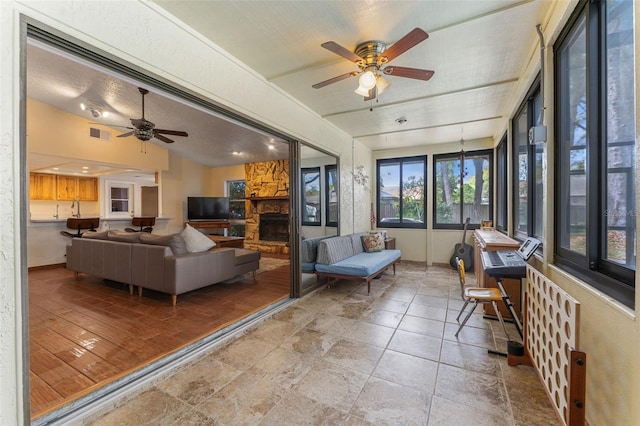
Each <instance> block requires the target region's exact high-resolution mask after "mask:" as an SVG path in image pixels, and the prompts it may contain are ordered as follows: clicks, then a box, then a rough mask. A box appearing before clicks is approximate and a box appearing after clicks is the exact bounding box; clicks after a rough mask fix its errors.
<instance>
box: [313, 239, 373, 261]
mask: <svg viewBox="0 0 640 426" xmlns="http://www.w3.org/2000/svg"><path fill="white" fill-rule="evenodd" d="M358 244H360V247H362V243H361V242H360V237H358ZM360 251H362V248H361V249H360ZM353 255H354V252H353V243H352V238H351V236H350V235H345V236H340V237H333V238H327V239H324V240H322V241H320V244H318V257H317V259H316V261H317V263H324V264H327V265H330V264H332V263H336V262H339V261H341V260H343V259H346V258H348V257H351V256H353Z"/></svg>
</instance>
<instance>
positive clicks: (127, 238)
mask: <svg viewBox="0 0 640 426" xmlns="http://www.w3.org/2000/svg"><path fill="white" fill-rule="evenodd" d="M140 234H142V232H126V231H117V230H110V231H107V239H108V240H111V241H119V242H121V243H139V242H140Z"/></svg>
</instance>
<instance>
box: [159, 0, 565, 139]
mask: <svg viewBox="0 0 640 426" xmlns="http://www.w3.org/2000/svg"><path fill="white" fill-rule="evenodd" d="M155 3H157V4H159V5H160V6H162V7H163V8H165V9H166V10H167V11H168V12H169V13H171V14H172V15H174V16H176V17H178V18H179V19H181V20H182V21H184V22H185V23H186V24H187V25H189V26H191V27H192V28H194V29H196V30H197V31H199V32H200V33H201V34H202V35H203V36H204V37H206V38H208V39H210V40H211V41H213V42H214V43H215V44H217V45H219V46H220V47H222V48H223V49H225V50H227V51H228V52H229V53H230V54H231V55H232V56H234V57H235V58H237V59H239V60H240V61H242V62H244V63H245V64H246V65H247V66H249V67H250V68H252V69H254V70H255V71H257V72H258V73H259V74H261V75H262V76H264V78H265V79H266V80H268V81H270V82H272V83H273V84H274V85H277V86H278V87H280V88H281V89H282V90H284V91H285V92H288V93H289V94H290V95H291V96H293V97H294V98H296V99H298V100H299V101H300V102H302V103H303V104H305V105H307V106H308V107H309V108H311V109H312V110H314V111H316V112H317V113H318V114H319V115H321V116H323V117H325V118H326V119H327V120H329V121H331V122H333V123H334V124H336V125H337V126H338V127H340V128H341V129H343V130H344V131H345V132H347V133H348V134H350V135H351V136H353V137H355V138H357V139H359V140H360V141H361V142H363V143H365V144H366V145H367V146H368V147H370V148H371V149H374V150H377V149H388V148H397V147H404V146H415V145H423V144H435V143H443V142H453V141H459V140H460V138H461V132H463V133H464V138H465V139H477V138H485V137H494V136H495V134H496V133H497V132H498V131H500V128H499V127H500V126H501V125H503V124H504V121H505V120H506V119H507V118H508V117H506V116H505V115H506V114H508V113H509V110H510V108H511V107H512V105H510V104H509V103H510V102H509V101H511V102H512V99H511V96H512V95H513V90H514V89H515V87H516V86H517V84H518V78H519V77H520V76H521V75H522V74H523V72H524V70H525V68H526V66H527V64H528V62H529V61H530V60H531V58H532V56H533V55H535V57H536V58H537V55H538V53H537V51H536V49H537V46H538V36H537V32H536V25H537V24H543V25H544V22H543V20H544V18H545V16H546V14H547V12H548V9H549V8H550V7H551V6H552V5H553V2H552V1H542V0H535V1H533V0H527V1H513V0H462V1H461V0H441V1H434V0H422V1H380V0H367V1H363V0H355V1H343V0H324V1H255V0H250V1H196V2H193V1H174V0H155ZM416 27H420V28H422V29H423V30H424V31H426V32H427V33H428V34H429V38H428V39H427V40H425V41H423V42H422V43H420V44H418V45H417V46H415V47H414V48H412V49H410V50H409V51H407V52H405V53H403V54H402V55H400V56H399V57H397V58H396V59H394V60H393V61H392V64H393V65H397V66H405V67H413V68H424V69H429V70H434V71H435V75H434V76H433V78H431V80H429V81H426V82H425V81H419V80H411V79H407V78H400V77H394V76H387V80H389V81H390V82H391V86H390V87H389V88H388V89H387V90H386V91H385V92H384V93H383V94H382V95H381V96H380V97H379V102H378V103H375V102H374V103H370V102H364V101H363V98H362V97H361V96H359V95H357V94H355V93H354V90H355V89H356V88H357V87H358V84H357V77H351V78H349V79H346V80H343V81H340V82H338V83H335V84H332V85H330V86H326V87H324V88H321V89H313V88H312V87H311V85H312V84H315V83H318V82H321V81H324V80H327V79H329V78H331V77H334V76H338V75H340V74H344V73H347V72H350V71H357V67H356V66H355V64H353V63H351V62H349V61H348V60H346V59H343V58H342V57H340V56H338V55H336V54H334V53H332V52H330V51H328V50H326V49H324V48H322V47H321V46H320V45H321V44H322V43H323V42H326V41H334V42H336V43H338V44H339V45H341V46H343V47H345V48H347V49H348V50H351V51H353V50H354V49H355V47H356V46H357V45H358V44H359V43H362V42H364V41H368V40H381V41H383V42H385V43H386V44H387V45H390V44H392V43H394V42H395V41H397V40H399V39H400V38H402V37H403V36H404V35H405V34H406V33H408V32H409V31H411V30H412V29H413V28H416ZM371 106H373V111H370V107H371ZM398 118H406V120H407V121H406V123H404V124H403V125H401V126H399V125H398V124H397V123H396V119H398Z"/></svg>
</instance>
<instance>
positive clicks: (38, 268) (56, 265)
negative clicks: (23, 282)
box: [27, 262, 67, 272]
mask: <svg viewBox="0 0 640 426" xmlns="http://www.w3.org/2000/svg"><path fill="white" fill-rule="evenodd" d="M66 267H67V264H66V262H65V263H54V264H52V265H41V266H30V267H29V268H28V269H27V270H28V271H29V272H31V271H43V270H46V269H58V268H66Z"/></svg>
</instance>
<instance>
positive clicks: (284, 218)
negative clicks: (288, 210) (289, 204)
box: [258, 213, 289, 242]
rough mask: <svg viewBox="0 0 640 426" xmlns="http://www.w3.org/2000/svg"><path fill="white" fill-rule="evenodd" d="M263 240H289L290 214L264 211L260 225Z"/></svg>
mask: <svg viewBox="0 0 640 426" xmlns="http://www.w3.org/2000/svg"><path fill="white" fill-rule="evenodd" d="M258 230H259V234H260V240H262V241H286V242H288V241H289V215H286V214H281V213H263V214H261V215H260V224H259V227H258Z"/></svg>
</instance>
